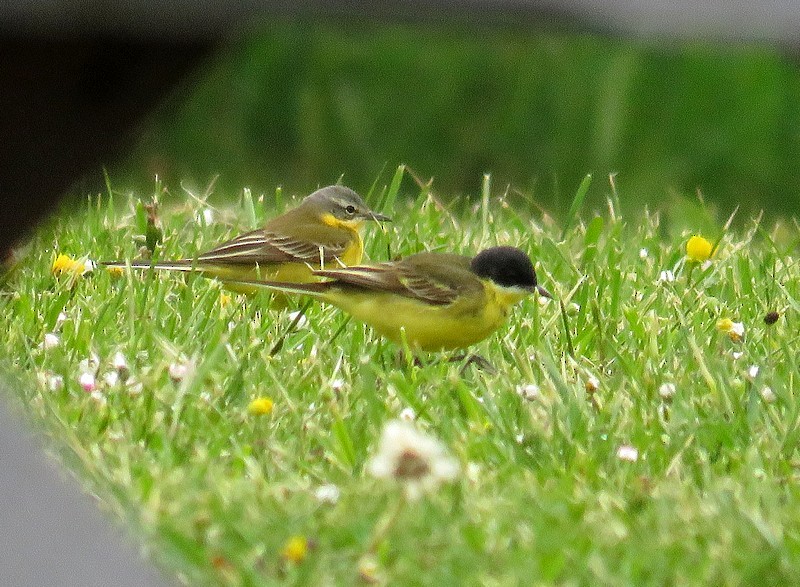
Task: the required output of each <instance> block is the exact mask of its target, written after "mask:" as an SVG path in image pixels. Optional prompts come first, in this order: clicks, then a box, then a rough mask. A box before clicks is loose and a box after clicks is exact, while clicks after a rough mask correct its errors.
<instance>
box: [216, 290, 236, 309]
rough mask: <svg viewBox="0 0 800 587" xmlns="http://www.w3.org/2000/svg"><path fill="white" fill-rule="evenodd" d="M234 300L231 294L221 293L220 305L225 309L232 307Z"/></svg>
mask: <svg viewBox="0 0 800 587" xmlns="http://www.w3.org/2000/svg"><path fill="white" fill-rule="evenodd" d="M232 300H233V298H232V297H231V296H230V294H226V293H225V292H224V291H221V292H219V305H220V306H221V307H223V308H226V307H228V306H229V305H230V303H231V301H232Z"/></svg>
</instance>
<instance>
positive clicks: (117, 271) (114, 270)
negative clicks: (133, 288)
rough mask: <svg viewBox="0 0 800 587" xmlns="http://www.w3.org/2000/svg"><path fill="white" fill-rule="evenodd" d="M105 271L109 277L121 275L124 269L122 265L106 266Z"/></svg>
mask: <svg viewBox="0 0 800 587" xmlns="http://www.w3.org/2000/svg"><path fill="white" fill-rule="evenodd" d="M106 271H108V274H109V275H110V276H111V277H122V276H123V275H124V274H125V269H123V268H122V267H106Z"/></svg>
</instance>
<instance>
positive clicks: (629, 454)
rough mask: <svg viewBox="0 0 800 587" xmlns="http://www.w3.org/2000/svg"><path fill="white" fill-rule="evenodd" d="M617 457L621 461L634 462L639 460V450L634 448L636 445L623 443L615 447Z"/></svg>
mask: <svg viewBox="0 0 800 587" xmlns="http://www.w3.org/2000/svg"><path fill="white" fill-rule="evenodd" d="M617 458H618V459H619V460H621V461H628V462H629V463H635V462H636V461H638V460H639V451H638V450H636V447H633V446H631V445H629V444H623V445H622V446H620V447H619V448H618V449H617Z"/></svg>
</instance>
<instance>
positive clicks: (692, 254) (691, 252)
mask: <svg viewBox="0 0 800 587" xmlns="http://www.w3.org/2000/svg"><path fill="white" fill-rule="evenodd" d="M713 247H714V245H712V244H711V241H708V240H706V239H704V238H703V237H702V236H697V235H694V236H693V237H692V238H690V239H689V240H688V241H687V242H686V257H687V258H688V259H689V260H690V261H694V262H696V263H702V262H703V261H708V260H709V259H710V258H711V252H712V249H713Z"/></svg>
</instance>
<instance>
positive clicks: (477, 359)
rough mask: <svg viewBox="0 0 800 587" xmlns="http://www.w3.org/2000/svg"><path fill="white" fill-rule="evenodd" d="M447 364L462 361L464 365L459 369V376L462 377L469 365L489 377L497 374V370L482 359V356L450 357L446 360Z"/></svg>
mask: <svg viewBox="0 0 800 587" xmlns="http://www.w3.org/2000/svg"><path fill="white" fill-rule="evenodd" d="M448 361H449V362H451V363H455V362H457V361H464V364H463V365H462V366H461V369H459V374H460V375H463V374H464V372H465V371H466V370H467V367H469V366H470V365H475V366H476V367H477V368H478V369H480V370H481V371H486V373H488V374H489V375H494V374H495V373H497V369H495V368H494V366H493V365H492V364H491V363H490V362H489V361H487V360H486V359H484V358H483V357H482V356H480V355H477V354H475V353H461V354H460V355H456V356H454V357H450V359H448Z"/></svg>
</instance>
